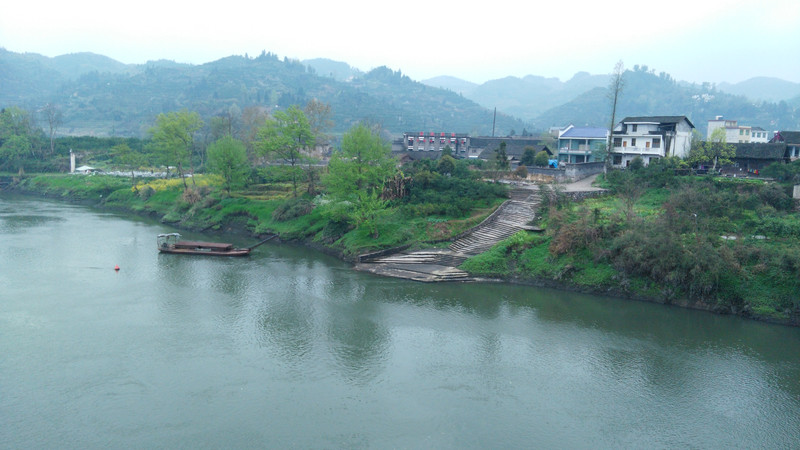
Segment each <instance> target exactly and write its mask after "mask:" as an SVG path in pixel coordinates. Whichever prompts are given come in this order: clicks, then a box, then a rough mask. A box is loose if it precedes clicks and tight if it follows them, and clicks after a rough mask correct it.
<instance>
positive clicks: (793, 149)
mask: <svg viewBox="0 0 800 450" xmlns="http://www.w3.org/2000/svg"><path fill="white" fill-rule="evenodd" d="M770 142H771V143H773V144H786V157H787V158H788V159H789V160H790V161H794V160H796V159H798V158H800V131H778V132H777V133H775V136H773V138H772V139H771V140H770Z"/></svg>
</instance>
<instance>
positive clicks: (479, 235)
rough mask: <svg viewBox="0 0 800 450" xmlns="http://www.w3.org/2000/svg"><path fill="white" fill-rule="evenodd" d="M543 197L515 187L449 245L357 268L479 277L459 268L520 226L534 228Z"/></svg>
mask: <svg viewBox="0 0 800 450" xmlns="http://www.w3.org/2000/svg"><path fill="white" fill-rule="evenodd" d="M540 200H541V197H540V196H539V193H538V191H536V190H531V189H515V190H513V191H512V192H511V199H510V200H508V201H506V202H505V203H503V204H502V205H501V206H500V208H498V210H497V211H496V212H495V214H494V215H493V216H492V217H491V219H489V220H486V221H484V222H483V223H481V224H480V225H478V226H477V227H475V228H473V229H472V230H471V231H470V232H468V233H466V234H464V235H463V236H461V237H460V238H459V239H457V240H456V241H455V242H453V243H452V244H451V245H450V246H449V247H448V248H446V249H426V250H417V251H412V252H400V253H396V254H393V255H388V256H384V257H381V258H377V259H375V260H373V261H371V262H368V263H361V264H357V265H356V269H357V270H363V271H365V272H371V273H375V274H378V275H384V276H390V277H396V278H406V279H409V280H414V281H423V282H438V281H475V280H476V279H475V278H473V277H471V276H470V275H469V274H468V273H467V272H464V271H463V270H460V269H458V268H457V267H458V266H460V265H461V264H462V263H463V262H464V261H466V259H467V258H468V257H470V256H475V255H479V254H481V253H483V252H485V251H487V250H489V249H490V248H492V247H493V246H494V245H495V244H497V243H498V242H500V241H502V240H503V239H506V238H508V237H510V236H512V235H513V234H514V233H516V232H518V231H520V230H530V229H533V227H531V226H530V225H529V224H530V222H531V221H532V220H533V219H534V218H535V210H536V208H537V207H538V205H539V202H540Z"/></svg>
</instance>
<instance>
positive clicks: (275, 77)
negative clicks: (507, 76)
mask: <svg viewBox="0 0 800 450" xmlns="http://www.w3.org/2000/svg"><path fill="white" fill-rule="evenodd" d="M55 60H56V58H46V57H43V56H41V55H32V54H16V53H12V52H7V51H4V50H3V51H1V52H0V83H2V86H3V88H2V89H0V107H5V106H11V105H14V106H20V107H22V108H24V109H27V110H29V111H36V110H38V109H40V108H41V107H42V106H43V105H44V104H46V103H53V104H55V105H56V106H57V107H59V108H60V109H61V112H62V117H63V123H62V126H61V127H60V131H61V133H66V134H70V135H116V136H142V135H145V134H146V132H147V130H148V129H149V128H150V127H151V126H152V125H153V123H154V120H155V117H156V116H157V115H158V114H159V113H163V112H169V111H175V110H179V109H183V108H185V109H188V110H191V111H196V112H197V113H199V114H200V115H201V117H203V118H204V119H205V120H208V119H210V118H211V117H213V116H217V115H221V114H227V113H229V112H230V111H234V110H238V111H241V110H244V109H245V108H250V107H256V108H261V109H265V110H267V111H271V110H274V109H280V108H286V107H288V106H291V105H301V106H302V105H305V104H306V103H307V102H308V101H309V100H311V99H312V98H316V99H318V100H320V101H323V102H327V103H329V104H330V105H331V109H332V112H333V122H334V124H335V126H334V129H333V130H332V132H333V133H341V132H343V131H345V130H347V129H349V128H350V127H351V126H352V125H353V124H355V123H357V122H359V121H368V122H371V123H375V124H380V125H381V126H382V127H383V129H384V130H385V132H386V133H389V134H391V135H399V134H401V133H403V132H404V131H417V130H420V131H433V132H457V133H471V134H483V135H486V134H490V133H491V132H492V124H493V120H494V117H493V111H491V110H489V109H487V108H483V107H481V106H480V105H478V104H476V103H475V102H473V101H470V100H468V99H465V98H463V97H461V96H459V95H458V94H455V93H453V92H450V91H446V90H443V89H437V88H432V87H429V86H425V85H423V84H421V83H418V82H415V81H413V80H411V79H410V78H408V77H407V76H403V75H401V74H400V73H399V72H393V71H392V70H390V69H387V68H385V67H381V68H378V69H374V70H372V71H371V72H369V73H366V74H362V75H361V76H358V77H355V78H352V79H351V80H350V81H348V82H343V81H337V80H336V79H335V78H331V77H330V76H320V75H318V72H317V69H314V68H312V67H311V66H307V65H304V64H303V63H301V62H299V61H296V60H290V59H288V58H284V59H283V60H280V59H278V57H277V56H276V55H273V54H270V53H262V54H261V55H260V56H258V57H256V58H249V57H242V56H230V57H227V58H222V59H220V60H218V61H214V62H210V63H207V64H202V65H198V66H195V65H188V64H177V63H174V62H172V61H151V62H148V63H146V64H143V65H119V64H114V63H113V60H111V61H109V60H108V59H106V58H104V57H100V58H98V57H97V55H92V54H75V55H68V57H66V58H63V59H59V61H58V62H56V61H55ZM317 63H318V62H312V63H311V64H316V65H317V67H320V66H319V65H318V64H317ZM326 64H327V63H326ZM327 67H336V68H343V67H344V66H342V65H341V64H333V65H328V66H327ZM348 67H349V66H348ZM337 73H338V72H337ZM76 74H80V76H78V77H77V78H73V77H74V76H75V75H76ZM525 126H526V124H525V123H524V122H522V121H520V120H518V119H515V118H513V117H511V116H508V115H506V114H503V113H498V114H497V120H496V131H497V133H498V134H506V133H510V131H511V130H515V131H521V130H523V129H524V128H525Z"/></svg>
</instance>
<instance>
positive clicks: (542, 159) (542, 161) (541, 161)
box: [533, 150, 550, 167]
mask: <svg viewBox="0 0 800 450" xmlns="http://www.w3.org/2000/svg"><path fill="white" fill-rule="evenodd" d="M549 162H550V156H549V155H548V154H547V152H546V151H544V150H542V151H540V152H539V153H537V154H536V157H535V158H534V159H533V164H534V165H536V166H539V167H547V164H548V163H549Z"/></svg>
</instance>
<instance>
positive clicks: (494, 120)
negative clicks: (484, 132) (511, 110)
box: [492, 106, 497, 137]
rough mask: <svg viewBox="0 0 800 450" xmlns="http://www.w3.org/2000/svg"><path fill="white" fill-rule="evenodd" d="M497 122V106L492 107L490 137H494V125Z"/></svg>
mask: <svg viewBox="0 0 800 450" xmlns="http://www.w3.org/2000/svg"><path fill="white" fill-rule="evenodd" d="M496 123H497V106H495V107H494V118H493V119H492V137H494V125H495V124H496Z"/></svg>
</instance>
